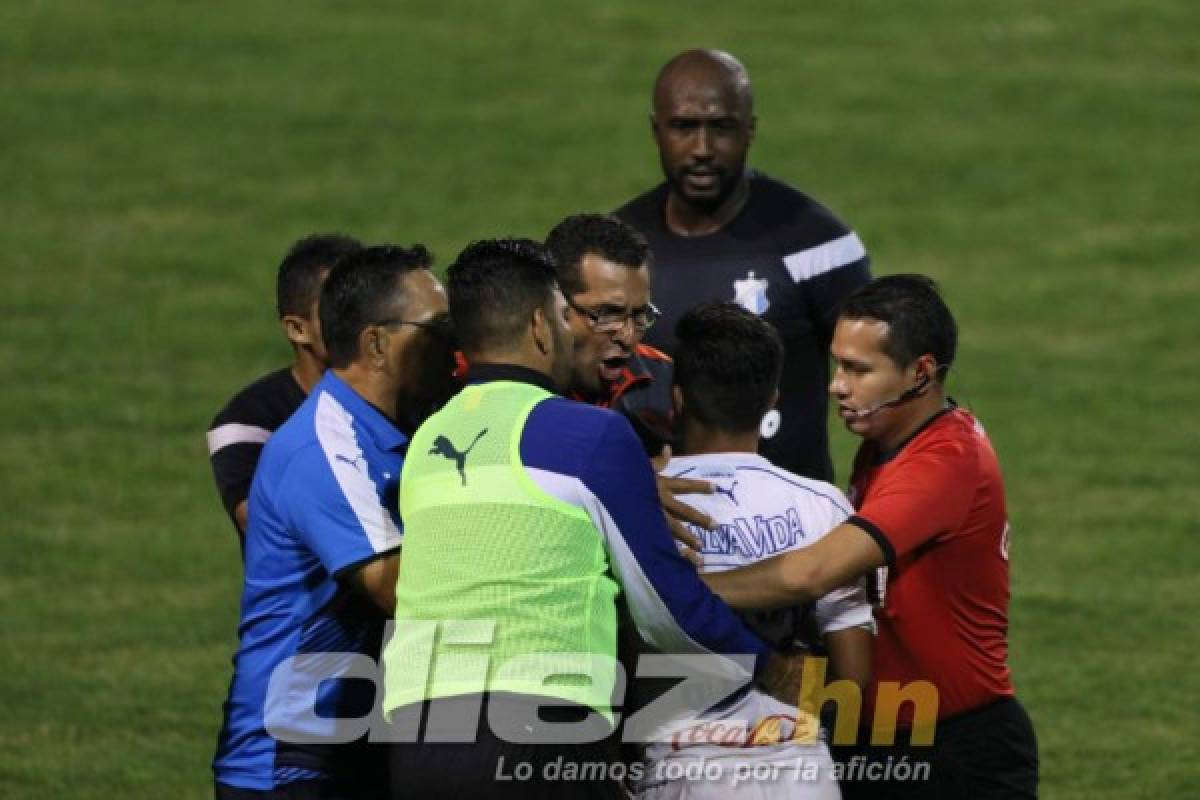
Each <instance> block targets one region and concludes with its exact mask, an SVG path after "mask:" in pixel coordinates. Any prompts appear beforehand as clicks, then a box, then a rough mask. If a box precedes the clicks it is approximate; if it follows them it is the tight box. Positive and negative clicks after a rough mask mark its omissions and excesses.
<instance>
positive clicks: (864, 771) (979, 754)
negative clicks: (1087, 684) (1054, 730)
mask: <svg viewBox="0 0 1200 800" xmlns="http://www.w3.org/2000/svg"><path fill="white" fill-rule="evenodd" d="M864 735H868V734H864ZM896 740H897V742H896V745H894V746H890V747H873V746H871V745H869V744H859V745H854V746H847V747H831V748H830V749H831V750H832V752H833V757H834V760H835V761H837V762H838V768H839V770H840V773H841V776H842V780H841V787H842V796H843V798H844V800H867V799H868V798H869V799H870V800H884V799H887V798H897V799H899V798H921V800H959V798H962V799H963V800H991V798H997V800H1000V799H1001V798H1002V799H1003V800H1026V798H1028V799H1029V800H1032V799H1033V798H1036V797H1037V782H1038V756H1037V738H1036V736H1035V735H1034V732H1033V723H1032V722H1031V721H1030V719H1029V715H1028V714H1026V713H1025V709H1024V707H1023V706H1022V705H1021V704H1020V703H1019V702H1017V700H1016V698H1013V697H1009V698H1005V699H1003V700H999V701H997V702H995V703H991V704H989V705H986V706H984V707H982V708H978V709H975V710H973V711H967V712H964V713H962V714H956V715H955V716H953V717H949V718H947V719H944V720H941V721H940V722H938V725H937V730H936V732H935V734H934V739H933V744H932V745H930V746H927V747H922V746H913V745H911V744H910V743H909V742H908V739H907V735H906V734H905V733H904V732H900V733H898V734H897V736H896ZM901 764H904V765H905V766H904V767H901Z"/></svg>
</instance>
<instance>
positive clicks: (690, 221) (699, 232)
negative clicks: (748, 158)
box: [664, 173, 750, 237]
mask: <svg viewBox="0 0 1200 800" xmlns="http://www.w3.org/2000/svg"><path fill="white" fill-rule="evenodd" d="M749 199H750V178H749V176H747V175H746V174H744V173H743V174H742V179H741V180H740V181H738V185H737V188H735V189H734V190H733V192H732V193H730V195H729V197H727V198H725V202H723V203H721V205H719V206H717V208H716V209H714V210H711V211H710V210H708V209H704V208H698V207H696V206H694V205H691V204H690V203H688V201H687V200H685V199H684V198H682V197H680V196H679V195H678V194H676V193H675V191H673V190H672V191H671V192H669V193H668V194H667V207H666V209H665V213H664V216H665V218H666V223H667V229H668V230H670V231H671V233H673V234H675V235H676V236H684V237H691V236H707V235H708V234H710V233H716V232H717V231H719V230H721V229H722V228H724V227H725V226H726V225H728V224H729V223H730V222H732V221H733V218H734V217H736V216H737V215H738V214H740V213H741V211H742V209H743V208H745V207H746V201H747V200H749Z"/></svg>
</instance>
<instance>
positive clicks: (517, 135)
mask: <svg viewBox="0 0 1200 800" xmlns="http://www.w3.org/2000/svg"><path fill="white" fill-rule="evenodd" d="M1198 32H1200V6H1197V5H1196V4H1195V3H1194V2H1193V1H1192V0H1143V2H1137V3H1135V2H1118V0H1094V2H1091V3H1087V4H1084V3H1072V2H1065V3H1057V4H1050V3H1040V2H1031V0H1017V1H1016V2H998V1H997V0H985V1H984V2H976V3H957V2H951V1H950V0H936V1H934V2H927V3H919V4H916V3H892V2H886V1H885V0H872V1H870V2H857V3H849V4H803V5H801V4H795V3H789V2H772V3H759V4H755V5H754V7H753V8H752V7H751V6H750V5H748V4H741V5H739V4H733V3H721V4H717V3H712V2H695V3H690V4H687V5H683V4H680V5H679V6H678V8H676V9H670V8H668V7H667V6H666V5H665V4H656V3H638V2H633V0H622V2H619V3H605V4H568V3H563V4H544V3H537V2H533V0H508V2H504V3H482V2H471V3H433V2H411V3H405V4H403V5H402V6H401V5H400V4H396V5H393V4H387V3H359V4H348V3H345V4H344V3H332V2H312V3H283V2H250V3H229V2H215V3H204V4H201V3H163V4H153V5H151V4H133V3H118V2H100V1H99V0H97V1H96V2H90V3H85V2H65V1H64V0H43V1H42V2H33V0H27V1H26V2H10V3H6V4H4V6H3V8H0V91H2V95H0V99H2V103H0V122H2V124H0V176H2V177H3V194H2V195H0V242H2V245H0V249H2V251H3V254H4V257H3V258H4V260H3V270H2V271H0V326H2V327H0V331H2V335H0V363H2V364H3V365H4V371H5V380H4V389H3V392H2V394H0V420H3V421H2V422H0V432H2V438H0V473H2V475H3V478H2V480H0V503H2V506H3V508H4V514H3V519H4V522H3V528H2V531H3V535H2V536H0V604H2V606H0V607H2V609H3V613H2V614H0V641H2V642H3V644H4V648H3V655H0V667H2V669H0V709H2V712H3V713H2V715H0V797H4V798H14V799H15V798H39V799H41V798H59V797H61V798H68V797H69V798H113V797H122V798H143V797H144V798H176V797H178V798H185V797H206V796H211V789H210V785H211V784H210V781H211V773H210V772H209V767H208V762H209V759H210V757H211V751H212V745H213V742H214V737H215V732H216V728H217V726H218V724H219V720H220V703H221V701H222V699H223V696H224V691H225V687H226V682H227V680H228V677H229V657H230V655H231V654H232V651H233V648H234V645H235V636H234V629H235V625H236V620H237V603H238V597H239V592H240V567H239V561H238V555H237V547H236V545H235V541H234V536H233V532H232V530H231V528H230V526H229V523H228V521H227V520H226V519H225V518H224V516H223V514H222V512H221V510H220V506H219V503H218V501H217V497H216V492H215V490H214V488H213V486H212V483H211V478H210V474H209V469H208V464H207V457H206V451H205V447H204V435H203V434H204V430H205V427H206V425H207V423H208V420H209V418H210V417H211V415H212V414H213V412H214V411H215V410H216V409H217V408H218V407H219V406H220V405H221V404H222V403H223V402H224V400H225V399H226V398H227V397H228V396H229V395H230V394H231V393H232V392H233V391H234V390H235V389H237V388H239V387H240V386H242V385H243V384H244V383H245V382H247V381H248V380H249V379H251V378H253V377H256V376H257V375H259V374H261V373H263V372H265V371H267V370H268V369H270V368H273V367H274V366H275V365H277V364H280V363H282V362H283V361H284V360H285V359H286V358H287V351H286V348H285V345H284V342H283V340H282V337H281V336H280V334H279V333H278V330H277V328H276V325H275V322H274V319H273V313H272V302H273V296H272V291H273V278H274V275H273V272H274V268H275V265H276V264H277V263H278V260H279V258H280V256H281V254H282V252H283V251H284V249H285V248H286V246H287V245H288V244H289V243H290V242H291V241H292V240H293V239H295V238H296V237H297V236H299V235H301V234H303V233H306V232H309V231H314V230H328V229H338V230H344V231H347V232H350V233H353V234H355V235H358V236H360V237H362V238H365V239H369V240H375V241H378V240H389V241H395V242H399V243H404V244H407V243H410V242H413V241H423V242H426V243H428V244H429V245H430V246H432V247H433V248H434V250H435V251H436V252H437V253H438V254H439V255H440V259H441V263H442V264H445V263H447V262H448V261H449V260H450V259H451V258H452V257H453V255H454V254H455V253H456V252H457V251H458V249H459V248H460V247H461V246H462V245H463V244H465V243H466V242H467V241H468V240H470V239H473V238H480V237H484V236H490V235H498V234H509V233H511V234H517V235H529V236H535V237H541V236H542V235H543V234H544V232H545V231H546V230H547V229H548V227H549V226H550V225H551V224H552V223H554V222H555V221H557V219H558V218H560V217H561V216H563V215H564V214H566V213H568V212H572V211H579V210H602V209H608V208H611V207H614V206H615V205H617V204H619V203H620V202H621V201H623V200H624V199H626V198H627V197H629V196H631V195H632V194H633V193H635V192H636V191H639V190H640V189H642V188H644V187H646V186H648V185H649V184H650V183H651V182H653V181H655V180H657V177H658V165H657V159H656V155H655V153H654V151H653V148H652V146H651V142H650V138H649V129H648V124H647V121H646V111H647V109H648V104H649V100H648V89H649V84H650V81H651V78H652V75H653V72H654V71H655V70H656V69H657V67H658V66H659V65H660V64H661V62H662V61H664V60H665V59H666V58H667V57H668V56H670V55H671V54H673V53H674V52H675V51H677V50H680V49H683V48H685V47H689V46H697V45H715V46H721V47H725V48H727V49H729V50H732V51H734V52H735V53H737V54H739V55H740V56H742V58H743V59H744V60H745V62H746V63H747V65H748V66H749V68H750V70H751V74H752V76H753V77H754V79H755V83H756V94H757V103H758V112H759V117H760V124H759V140H758V142H757V144H756V146H755V149H754V151H753V153H752V160H753V162H754V163H755V164H756V165H758V166H760V167H762V168H764V169H765V170H767V171H769V172H771V173H772V174H774V175H777V176H779V177H781V178H784V179H787V180H790V181H792V182H794V183H795V184H797V185H799V186H801V187H803V188H805V189H806V190H808V191H810V192H811V193H812V194H814V195H815V196H816V197H818V198H820V199H821V200H822V201H824V202H825V203H827V204H829V205H830V206H831V207H833V208H834V209H835V210H837V211H838V212H839V213H840V214H841V215H842V216H844V217H845V218H846V219H848V220H849V221H851V222H852V223H853V224H854V226H855V227H856V228H857V229H858V231H859V232H860V233H861V235H862V237H863V239H864V240H865V241H866V243H867V246H868V247H869V248H870V249H871V251H872V253H873V255H874V258H875V266H876V270H877V271H878V272H897V271H923V272H928V273H930V274H932V275H934V276H935V277H937V278H938V279H939V280H941V281H942V282H943V284H944V288H945V291H946V294H947V296H948V298H949V300H950V302H951V305H952V307H953V308H954V309H955V311H956V313H957V315H958V316H959V319H960V326H961V329H962V346H961V354H960V358H959V367H958V368H957V369H956V372H957V378H956V379H955V381H954V383H953V384H952V385H953V387H954V390H955V391H954V393H955V394H956V395H957V396H958V397H959V399H960V400H962V401H966V402H967V403H969V404H970V405H971V406H972V407H973V408H974V409H975V410H976V412H977V413H978V414H979V415H980V416H981V417H982V418H983V420H984V422H985V423H986V424H987V426H988V429H989V431H990V433H991V435H992V438H993V440H994V442H995V444H996V446H997V449H998V451H999V453H1000V457H1001V460H1002V463H1003V465H1004V467H1005V471H1006V476H1007V480H1008V489H1009V505H1010V509H1011V515H1012V520H1013V531H1014V533H1013V545H1012V560H1013V591H1014V596H1013V608H1012V637H1011V640H1012V661H1013V664H1014V669H1015V675H1016V681H1017V684H1018V691H1019V692H1020V694H1021V696H1022V697H1023V699H1024V701H1025V703H1026V704H1027V706H1028V708H1029V710H1030V713H1031V714H1032V716H1033V718H1034V720H1035V723H1036V725H1037V729H1038V734H1039V738H1040V748H1041V757H1042V765H1043V766H1042V775H1043V794H1044V796H1046V797H1050V798H1089V799H1091V798H1134V797H1183V796H1189V795H1190V793H1191V792H1194V791H1196V787H1197V786H1198V785H1200V724H1198V720H1200V714H1198V713H1197V708H1196V704H1197V702H1200V677H1197V675H1198V672H1197V670H1195V669H1194V667H1193V660H1194V658H1195V657H1196V655H1197V649H1196V643H1197V642H1198V641H1200V622H1198V619H1200V614H1198V613H1197V612H1198V611H1200V608H1198V603H1197V592H1198V590H1200V580H1198V579H1197V575H1198V574H1200V543H1198V535H1200V522H1198V518H1200V503H1198V502H1197V497H1198V493H1197V489H1196V487H1197V486H1198V485H1200V458H1198V457H1197V452H1198V451H1200V423H1198V422H1197V407H1196V405H1197V402H1200V377H1198V368H1200V346H1198V345H1197V341H1196V340H1197V334H1198V333H1200V326H1198V325H1197V322H1196V314H1197V309H1198V308H1200V269H1198V268H1197V265H1196V258H1197V255H1196V254H1197V252H1200V225H1198V223H1197V220H1198V219H1200V147H1197V144H1196V143H1197V142H1200V35H1198ZM837 446H838V463H839V468H840V471H841V473H842V475H843V477H844V474H845V470H846V465H847V463H848V456H849V453H850V448H851V446H852V442H850V441H849V440H848V438H846V437H845V436H844V435H840V436H839V438H838V439H837Z"/></svg>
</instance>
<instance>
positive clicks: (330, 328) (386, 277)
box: [320, 244, 433, 368]
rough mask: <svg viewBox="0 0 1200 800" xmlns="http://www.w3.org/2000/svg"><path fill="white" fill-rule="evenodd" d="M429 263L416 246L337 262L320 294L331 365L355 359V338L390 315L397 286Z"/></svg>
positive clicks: (375, 250)
mask: <svg viewBox="0 0 1200 800" xmlns="http://www.w3.org/2000/svg"><path fill="white" fill-rule="evenodd" d="M432 263H433V256H432V255H431V254H430V252H429V251H428V250H426V249H425V246H424V245H420V244H414V245H413V246H412V247H399V246H397V245H392V244H383V245H376V246H374V247H364V248H362V249H360V250H358V251H357V252H354V253H351V254H349V255H347V256H345V257H344V258H342V259H341V260H340V261H338V262H337V264H335V265H334V267H333V269H332V270H330V272H329V277H328V278H326V279H325V285H324V286H323V287H322V289H321V303H320V316H321V336H322V338H323V339H324V340H325V349H326V351H327V352H328V362H329V366H331V367H338V368H341V367H345V366H347V365H349V364H350V363H351V362H353V361H354V360H355V359H356V358H358V355H359V353H358V337H359V334H361V333H362V332H363V329H364V328H366V327H367V326H369V325H376V324H378V323H379V322H382V321H383V320H384V319H385V318H386V317H387V316H388V315H389V314H391V313H393V310H392V307H391V302H392V293H393V291H395V288H396V284H397V282H398V281H399V280H400V279H401V278H403V277H404V276H405V275H407V274H408V273H410V272H412V271H413V270H417V269H429V266H430V265H431V264H432Z"/></svg>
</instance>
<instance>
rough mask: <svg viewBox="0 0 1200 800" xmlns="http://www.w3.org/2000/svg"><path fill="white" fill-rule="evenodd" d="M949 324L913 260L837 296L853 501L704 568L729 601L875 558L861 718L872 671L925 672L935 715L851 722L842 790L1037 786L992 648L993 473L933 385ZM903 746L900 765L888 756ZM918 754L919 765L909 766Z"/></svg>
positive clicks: (1004, 570)
mask: <svg viewBox="0 0 1200 800" xmlns="http://www.w3.org/2000/svg"><path fill="white" fill-rule="evenodd" d="M957 338H958V337H957V326H956V325H955V322H954V318H953V316H952V315H951V314H950V310H949V309H948V308H947V307H946V305H945V303H944V302H943V301H942V299H941V297H940V296H939V295H938V292H937V288H936V286H935V285H934V284H933V282H932V281H930V280H929V279H928V278H925V277H923V276H919V275H892V276H888V277H884V278H879V279H877V280H874V281H872V282H870V283H868V284H866V285H864V286H862V287H860V288H859V289H858V290H856V291H855V292H854V293H853V294H851V295H850V296H849V297H847V299H846V301H845V302H844V303H843V305H842V308H841V311H840V313H839V317H838V322H837V327H836V329H835V331H834V336H833V344H832V347H831V351H832V353H833V359H834V362H835V365H836V372H835V374H834V377H833V380H832V381H831V383H830V387H829V390H830V394H831V395H832V396H833V399H834V400H835V401H836V402H837V405H838V413H839V415H840V416H841V418H842V419H843V420H844V421H845V423H846V427H847V428H848V429H849V430H851V431H852V432H854V433H856V434H858V435H859V436H861V437H862V438H863V443H862V446H861V447H860V448H859V451H858V455H857V456H856V458H855V462H854V474H853V476H852V478H851V492H850V498H851V500H852V501H853V503H854V506H855V508H856V511H857V513H856V514H855V515H854V516H852V517H850V518H849V519H847V520H846V522H845V523H843V524H842V525H840V526H838V527H837V528H835V529H834V530H833V531H831V532H830V533H829V534H828V535H827V536H825V537H824V538H823V539H821V540H820V541H818V542H817V543H816V544H814V545H812V546H811V547H807V548H804V549H802V550H794V551H791V552H789V553H785V554H783V555H780V556H777V557H775V558H773V559H769V560H766V561H762V562H759V563H758V564H755V565H753V566H750V567H747V568H744V569H740V570H734V571H730V572H722V573H715V574H711V573H710V574H709V575H705V576H704V579H705V580H706V581H708V582H709V584H710V585H711V586H712V588H713V589H714V590H715V591H716V592H717V593H718V594H719V595H721V596H722V597H723V598H724V599H725V600H726V601H727V602H728V603H730V604H731V605H733V606H735V607H738V608H773V607H777V606H784V605H794V604H796V603H797V602H806V601H811V600H812V599H814V598H817V597H820V596H821V595H823V594H825V593H826V592H828V591H830V590H831V589H834V588H836V587H837V586H840V585H842V584H845V583H847V582H849V581H850V580H852V579H854V578H856V577H858V576H859V575H862V574H864V573H869V572H872V571H873V570H878V572H877V573H876V574H877V575H878V576H879V577H880V578H882V579H881V580H880V581H879V585H878V588H879V592H878V594H879V605H878V607H877V609H876V612H875V615H876V621H877V623H878V629H879V635H878V639H877V640H876V644H875V650H874V658H873V663H872V669H873V678H872V683H871V685H870V686H869V687H868V690H867V693H866V696H865V698H864V701H865V702H864V709H863V710H864V716H863V718H862V719H863V724H864V726H866V727H867V728H869V726H870V723H871V721H872V719H873V718H874V712H875V699H876V695H877V690H878V688H879V685H880V684H881V683H885V684H893V685H895V684H897V683H898V684H900V685H905V684H909V683H913V682H916V681H928V682H930V683H932V684H933V685H934V687H936V689H937V701H938V702H937V722H936V727H935V728H934V731H933V734H934V735H933V743H932V744H931V745H928V746H920V745H919V744H918V743H917V742H916V741H913V742H910V741H909V733H910V732H911V729H912V726H913V724H914V719H913V708H914V705H913V704H911V703H906V704H903V705H901V706H900V714H899V718H898V725H899V733H898V735H897V737H896V742H897V744H895V745H893V746H888V747H883V746H869V745H868V744H866V742H865V739H866V736H865V735H864V736H863V737H862V738H863V740H864V741H863V742H861V743H860V745H859V746H858V747H856V748H855V749H854V750H853V752H852V754H848V755H850V756H851V760H849V761H845V762H844V766H845V767H846V769H845V770H844V771H843V775H844V776H849V777H851V778H854V779H856V780H848V781H845V782H844V783H843V791H844V792H845V794H846V797H848V798H855V797H872V798H878V797H921V798H971V799H972V800H981V799H982V798H1026V797H1030V798H1032V797H1036V795H1037V743H1036V739H1035V737H1034V732H1033V725H1032V724H1031V722H1030V720H1029V717H1028V716H1027V715H1026V713H1025V710H1024V709H1023V708H1022V707H1021V704H1020V703H1019V702H1018V701H1017V700H1016V698H1015V697H1014V696H1013V688H1012V682H1011V680H1010V673H1009V668H1008V663H1007V657H1008V642H1007V632H1008V598H1009V579H1008V521H1007V513H1006V511H1005V504H1004V482H1003V479H1002V478H1001V475H1000V467H999V464H998V462H997V460H996V454H995V452H994V451H993V450H992V446H991V443H990V442H989V441H988V438H987V434H986V433H984V430H983V427H982V426H981V425H980V424H979V422H978V421H977V420H976V419H975V418H974V417H973V416H972V415H971V414H969V413H968V412H966V411H964V410H962V409H959V408H957V407H956V406H955V405H954V402H953V400H951V399H949V398H948V397H947V396H946V394H945V389H944V382H945V379H946V373H947V372H948V371H949V369H950V366H951V364H952V363H953V361H954V351H955V346H956V343H957ZM917 721H918V722H919V720H917ZM913 738H914V739H917V740H919V738H920V737H919V736H918V737H913ZM906 756H907V758H905V759H904V760H905V762H906V764H907V767H906V768H905V769H904V770H897V769H895V767H896V766H897V765H898V762H899V760H900V759H902V758H904V757H906ZM923 762H927V763H928V764H929V767H928V768H926V769H925V770H924V773H923V774H922V773H921V772H920V771H916V772H914V771H912V770H911V769H909V768H910V767H912V766H914V765H917V764H920V763H923ZM889 767H891V768H889ZM915 775H920V777H921V778H923V780H914V779H913V777H914V776H915ZM901 776H906V777H907V778H908V779H907V780H900V779H898V778H900V777H901Z"/></svg>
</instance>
